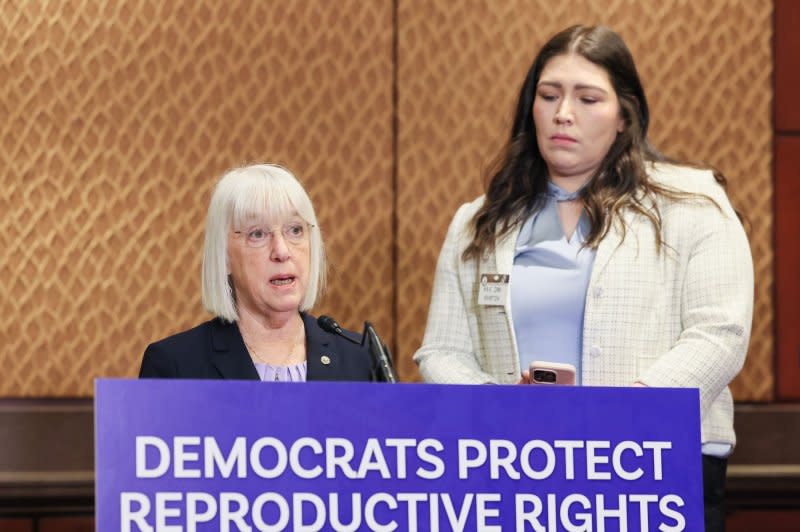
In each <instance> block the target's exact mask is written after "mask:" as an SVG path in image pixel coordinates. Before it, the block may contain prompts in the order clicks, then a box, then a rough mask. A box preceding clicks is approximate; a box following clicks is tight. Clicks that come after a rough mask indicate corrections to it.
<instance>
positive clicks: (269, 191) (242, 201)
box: [201, 164, 326, 322]
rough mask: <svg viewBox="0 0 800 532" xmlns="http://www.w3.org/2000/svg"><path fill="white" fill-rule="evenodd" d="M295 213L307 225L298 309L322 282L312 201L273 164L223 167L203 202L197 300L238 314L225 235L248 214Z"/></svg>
mask: <svg viewBox="0 0 800 532" xmlns="http://www.w3.org/2000/svg"><path fill="white" fill-rule="evenodd" d="M295 212H296V213H297V215H298V216H300V217H301V218H302V219H303V220H305V221H306V222H307V223H308V224H309V225H310V226H311V227H310V231H309V236H310V244H311V249H310V251H311V256H310V262H311V264H310V268H309V276H308V285H307V286H306V293H305V294H304V296H303V300H302V301H301V302H300V310H308V309H310V308H311V307H313V306H314V304H315V303H316V302H317V298H318V297H319V295H320V294H321V293H322V290H323V288H324V286H325V267H326V264H325V249H324V246H323V244H322V233H321V232H320V230H319V224H318V223H317V216H316V214H315V213H314V206H313V205H312V204H311V199H310V198H309V197H308V194H307V193H306V191H305V189H303V186H302V185H301V184H300V182H299V181H298V180H297V178H296V177H295V176H294V175H293V174H292V173H291V172H290V171H289V170H287V169H285V168H283V167H281V166H278V165H275V164H256V165H251V166H244V167H242V168H235V169H233V170H230V171H228V172H226V173H225V174H224V175H223V176H222V177H221V178H220V180H219V182H218V183H217V185H216V187H214V193H213V194H212V195H211V201H210V202H209V205H208V216H207V218H206V236H205V244H204V250H203V269H202V276H201V283H202V289H203V305H204V306H205V308H206V310H208V311H209V312H210V313H212V314H214V315H215V316H218V317H220V318H222V319H224V320H226V321H229V322H233V321H237V320H238V318H239V313H238V311H237V308H236V298H235V295H234V292H233V286H232V283H231V282H230V280H229V279H228V277H229V273H228V272H229V269H228V235H229V234H230V231H231V229H232V228H240V227H243V226H244V224H246V223H250V222H252V221H253V220H254V219H260V220H263V219H265V218H270V219H274V218H281V217H285V216H291V215H293V214H294V213H295Z"/></svg>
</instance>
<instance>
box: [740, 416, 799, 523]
mask: <svg viewBox="0 0 800 532" xmlns="http://www.w3.org/2000/svg"><path fill="white" fill-rule="evenodd" d="M734 424H735V427H736V433H737V439H738V443H737V445H736V449H735V451H734V453H733V455H731V457H730V459H729V461H728V479H727V503H728V508H729V510H731V511H736V510H752V509H759V510H766V509H800V445H798V442H800V404H753V405H750V404H739V405H736V413H735V419H734Z"/></svg>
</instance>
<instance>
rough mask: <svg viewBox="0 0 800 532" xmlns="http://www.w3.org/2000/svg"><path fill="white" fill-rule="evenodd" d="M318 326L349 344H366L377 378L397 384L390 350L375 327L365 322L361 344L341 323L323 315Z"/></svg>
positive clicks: (318, 320)
mask: <svg viewBox="0 0 800 532" xmlns="http://www.w3.org/2000/svg"><path fill="white" fill-rule="evenodd" d="M317 325H319V326H320V328H321V329H322V330H323V331H326V332H329V333H331V334H335V335H337V336H341V337H342V338H344V339H346V340H347V341H349V342H352V343H354V344H357V345H361V346H364V345H365V344H366V346H367V348H368V349H369V354H370V356H371V357H372V364H373V371H375V373H376V378H377V379H378V380H379V381H381V382H397V375H396V374H395V372H394V369H393V368H392V359H391V357H390V356H389V354H388V349H387V348H386V346H385V345H384V343H383V342H382V341H381V339H380V337H379V336H378V333H377V332H376V331H375V327H373V326H372V324H371V323H370V322H368V321H365V322H364V334H362V335H361V342H358V341H356V340H353V339H352V338H350V337H349V336H347V335H346V334H344V331H343V330H342V327H341V326H340V325H339V323H338V322H337V321H336V320H335V319H333V318H332V317H330V316H325V315H322V316H320V317H319V318H317Z"/></svg>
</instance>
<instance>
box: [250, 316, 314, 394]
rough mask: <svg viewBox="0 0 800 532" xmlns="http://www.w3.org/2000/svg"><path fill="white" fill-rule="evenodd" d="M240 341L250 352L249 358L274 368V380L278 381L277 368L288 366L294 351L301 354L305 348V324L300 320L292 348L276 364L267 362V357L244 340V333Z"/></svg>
mask: <svg viewBox="0 0 800 532" xmlns="http://www.w3.org/2000/svg"><path fill="white" fill-rule="evenodd" d="M242 341H243V342H244V346H245V347H246V348H247V351H248V352H249V353H250V357H251V358H253V359H254V360H256V361H257V362H259V363H261V364H264V365H267V366H271V367H272V368H274V369H275V380H276V381H279V380H281V379H280V374H279V373H278V368H281V367H286V366H289V363H290V362H291V360H292V358H294V355H295V353H297V352H300V353H301V355H302V351H303V349H304V348H305V326H304V325H303V323H302V322H300V330H299V332H298V335H297V337H296V338H295V340H294V342H293V343H292V348H291V349H290V350H289V353H288V354H287V355H286V356H285V357H284V358H283V360H281V361H280V362H279V363H278V364H275V363H270V362H268V361H267V360H268V359H267V357H265V356H264V355H262V354H261V353H259V352H258V351H256V349H255V348H253V346H251V345H250V343H249V342H248V341H247V340H245V338H244V335H242Z"/></svg>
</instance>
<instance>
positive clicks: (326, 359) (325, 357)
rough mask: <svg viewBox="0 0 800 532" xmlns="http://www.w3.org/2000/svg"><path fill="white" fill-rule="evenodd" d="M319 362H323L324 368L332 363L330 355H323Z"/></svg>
mask: <svg viewBox="0 0 800 532" xmlns="http://www.w3.org/2000/svg"><path fill="white" fill-rule="evenodd" d="M319 361H320V362H322V365H323V366H327V365H328V364H330V363H331V357H329V356H328V355H322V356H321V357H319Z"/></svg>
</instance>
